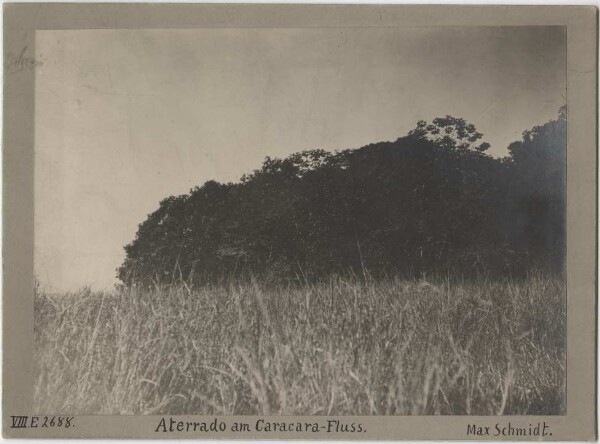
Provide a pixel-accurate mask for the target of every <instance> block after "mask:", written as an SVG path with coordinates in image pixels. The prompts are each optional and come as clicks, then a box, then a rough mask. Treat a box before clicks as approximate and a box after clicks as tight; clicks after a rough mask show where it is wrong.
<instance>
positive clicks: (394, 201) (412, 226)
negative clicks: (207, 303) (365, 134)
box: [118, 110, 566, 285]
mask: <svg viewBox="0 0 600 444" xmlns="http://www.w3.org/2000/svg"><path fill="white" fill-rule="evenodd" d="M481 138H482V134H481V133H478V132H477V131H476V129H475V127H474V126H473V125H471V124H468V123H467V122H465V121H464V120H463V119H458V118H454V117H451V116H447V117H445V118H438V119H435V120H434V121H433V122H432V123H431V124H428V123H426V122H423V121H420V122H418V124H417V127H416V128H415V129H414V130H412V131H410V132H409V134H408V135H407V136H405V137H401V138H399V139H397V140H396V141H394V142H380V143H376V144H371V145H367V146H364V147H362V148H358V149H353V150H344V151H341V152H327V151H323V150H312V151H303V152H300V153H296V154H292V155H290V156H289V157H287V158H285V159H271V158H267V159H266V160H265V161H264V163H263V165H262V168H260V169H258V170H255V171H254V172H252V173H251V174H249V175H245V176H243V177H242V179H241V181H240V182H239V183H228V184H221V183H217V182H215V181H209V182H206V183H205V184H204V185H203V186H201V187H196V188H194V189H192V190H191V191H190V193H189V194H185V195H181V196H172V197H169V198H167V199H165V200H163V201H162V202H160V206H159V208H158V209H157V210H156V211H155V212H154V213H152V214H150V215H149V216H148V218H147V219H146V221H144V222H143V223H142V224H140V226H139V230H138V232H137V235H136V238H135V239H134V240H133V242H132V243H130V244H129V245H127V246H126V247H125V251H126V258H125V261H124V263H123V264H122V266H121V267H120V268H119V270H118V277H119V278H120V279H121V281H122V282H124V283H125V284H132V283H138V284H144V285H150V284H168V283H171V282H173V281H174V280H177V281H180V280H183V281H184V282H205V281H211V280H216V279H220V278H223V277H225V276H231V275H238V274H244V273H251V274H254V275H261V276H263V277H264V278H269V279H276V280H280V279H301V280H312V279H318V278H321V277H324V276H327V275H331V274H344V273H348V272H350V273H354V274H358V275H364V276H375V277H376V276H378V275H383V274H387V275H389V274H402V275H420V274H423V273H428V272H440V271H441V272H458V273H461V274H465V273H471V272H478V273H479V272H481V271H484V272H489V273H494V274H507V273H510V274H515V273H522V272H524V271H527V269H529V268H531V267H532V266H535V267H551V268H553V269H555V270H560V269H561V268H562V260H563V256H564V248H565V157H566V115H565V111H564V110H561V111H560V113H559V116H558V118H557V119H556V120H553V121H550V122H548V123H547V124H545V125H542V126H539V127H536V128H533V129H532V130H531V131H526V132H525V133H524V134H523V140H521V141H518V142H515V143H513V144H511V145H510V147H509V153H510V154H509V156H508V157H507V158H504V159H498V158H494V157H491V156H489V155H487V154H486V153H485V152H486V150H487V149H488V148H489V144H487V143H480V140H481Z"/></svg>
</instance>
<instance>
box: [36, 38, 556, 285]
mask: <svg viewBox="0 0 600 444" xmlns="http://www.w3.org/2000/svg"><path fill="white" fill-rule="evenodd" d="M36 60H38V61H39V62H41V63H40V64H39V66H37V67H36V97H35V100H36V102H35V106H36V112H35V119H36V121H35V131H36V132H35V209H34V211H35V240H34V243H35V264H34V270H35V273H36V276H37V278H38V280H39V281H40V283H41V284H42V285H43V286H44V287H46V288H47V289H49V290H53V291H70V290H77V289H80V288H82V287H85V286H89V287H91V288H93V289H108V288H111V287H112V286H113V285H114V284H115V283H116V282H117V280H116V278H115V274H116V271H115V270H116V268H117V267H118V266H119V265H120V264H121V262H122V260H123V258H124V252H123V246H124V245H126V244H127V243H129V242H131V241H132V240H133V238H134V236H135V233H136V231H137V227H138V224H140V223H141V222H143V221H144V220H145V219H146V217H147V215H148V214H150V213H151V212H153V211H154V210H155V209H157V208H158V203H159V201H160V200H162V199H164V198H166V197H168V196H170V195H178V194H183V193H187V192H188V191H189V190H190V189H191V188H192V187H194V186H197V185H202V184H203V183H204V182H205V181H207V180H211V179H214V180H217V181H221V182H229V181H237V180H238V179H239V178H240V177H241V176H242V175H243V174H244V173H248V172H251V171H252V170H254V169H256V168H258V167H260V165H261V163H262V161H263V159H264V158H265V157H266V156H271V157H283V156H286V155H288V154H291V153H293V152H297V151H301V150H305V149H316V148H319V149H326V150H331V151H333V150H336V149H347V148H358V147H361V146H363V145H366V144H369V143H372V142H378V141H387V140H395V139H397V138H398V137H401V136H403V135H406V133H407V132H408V131H410V130H411V129H412V128H414V127H415V124H416V122H417V121H418V120H420V119H424V120H432V119H433V118H435V117H438V116H445V115H447V114H450V115H453V116H456V117H463V118H464V119H466V120H467V121H469V122H471V123H473V124H475V126H476V127H477V129H478V130H479V131H480V132H482V133H483V134H484V138H483V140H484V141H487V142H489V143H490V144H491V145H492V148H491V149H490V150H489V153H490V154H491V155H494V156H504V155H506V154H507V150H506V148H507V146H508V145H509V144H510V143H511V142H513V141H515V140H519V139H520V137H521V134H522V132H523V131H524V130H527V129H530V128H532V127H533V126H535V125H539V124H543V123H545V122H547V121H548V120H551V119H553V118H555V117H556V115H557V111H558V108H559V107H560V106H561V105H563V104H564V103H566V34H565V31H564V28H560V27H483V28H482V27H460V28H434V27H412V28H407V27H403V28H299V29H293V28H289V29H239V28H238V29H201V30H200V29H194V30H73V31H37V32H36Z"/></svg>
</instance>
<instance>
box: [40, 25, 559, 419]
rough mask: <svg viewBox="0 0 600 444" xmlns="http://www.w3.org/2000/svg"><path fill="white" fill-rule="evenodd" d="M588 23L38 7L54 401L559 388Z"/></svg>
mask: <svg viewBox="0 0 600 444" xmlns="http://www.w3.org/2000/svg"><path fill="white" fill-rule="evenodd" d="M565 45H566V33H565V29H564V27H559V26H555V27H539V26H534V27H518V28H517V27H471V28H464V27H463V28H434V27H425V28H383V29H376V30H373V29H355V28H346V29H344V28H342V29H212V30H115V31H106V30H83V31H80V30H74V31H39V32H38V33H37V34H36V61H37V63H38V64H39V66H36V96H35V105H36V123H35V131H36V132H35V135H36V140H35V151H34V156H35V166H34V168H35V175H34V176H35V218H34V220H35V238H34V246H35V266H34V272H35V277H36V293H35V318H34V320H35V324H34V325H35V331H34V341H35V358H34V366H35V375H34V377H35V392H34V397H35V398H34V403H35V404H34V405H35V408H36V409H37V410H38V411H40V412H45V411H52V412H63V413H69V414H71V413H77V414H128V415H148V414H219V415H249V414H276V415H290V414H297V415H542V414H543V415H561V414H563V413H564V411H565V408H566V405H565V353H566V347H565V339H566V329H565V325H566V294H565V285H564V250H565V222H564V221H565V159H566V125H567V106H566V58H565V55H566V51H565V48H566V46H565Z"/></svg>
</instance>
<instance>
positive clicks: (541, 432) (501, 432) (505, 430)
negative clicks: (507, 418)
mask: <svg viewBox="0 0 600 444" xmlns="http://www.w3.org/2000/svg"><path fill="white" fill-rule="evenodd" d="M467 436H480V437H485V436H541V437H545V436H552V432H551V431H550V426H549V425H548V424H546V422H537V423H533V424H528V425H527V426H521V427H517V426H515V425H514V424H512V423H510V422H508V423H496V424H495V425H493V426H484V425H478V424H468V425H467Z"/></svg>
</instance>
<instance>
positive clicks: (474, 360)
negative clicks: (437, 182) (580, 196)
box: [35, 275, 566, 415]
mask: <svg viewBox="0 0 600 444" xmlns="http://www.w3.org/2000/svg"><path fill="white" fill-rule="evenodd" d="M565 342H566V312H565V292H564V288H563V286H562V284H561V282H560V281H559V280H558V279H554V278H548V277H545V276H542V275H536V276H530V277H529V278H528V279H525V280H520V281H517V280H509V279H507V280H504V281H486V280H479V281H469V282H467V281H464V282H460V281H452V282H451V281H450V280H434V281H424V280H420V281H403V280H399V279H398V280H394V279H390V280H386V281H383V282H361V281H360V280H358V279H350V280H347V279H341V278H332V279H331V280H330V281H329V282H327V283H320V284H308V283H307V284H306V285H303V286H298V287H293V286H288V287H279V288H277V287H273V286H270V287H266V286H261V285H260V284H258V283H256V282H230V283H229V284H227V285H225V284H224V285H219V286H205V287H202V288H196V289H190V288H187V287H185V286H183V285H182V286H178V287H177V288H164V289H154V290H145V291H141V290H136V289H131V290H123V291H115V292H112V293H95V292H90V291H88V290H84V291H81V292H78V293H74V294H62V295H50V294H45V293H43V292H41V291H38V293H37V295H36V304H35V378H36V380H35V405H36V409H37V410H38V411H39V412H40V413H64V414H84V413H106V414H109V413H110V414H184V413H185V414H223V415H228V414H299V415H329V414H331V415H344V414H352V415H433V414H436V415H449V414H453V415H462V414H464V415H496V414H563V413H564V412H565V404H564V402H565Z"/></svg>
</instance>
